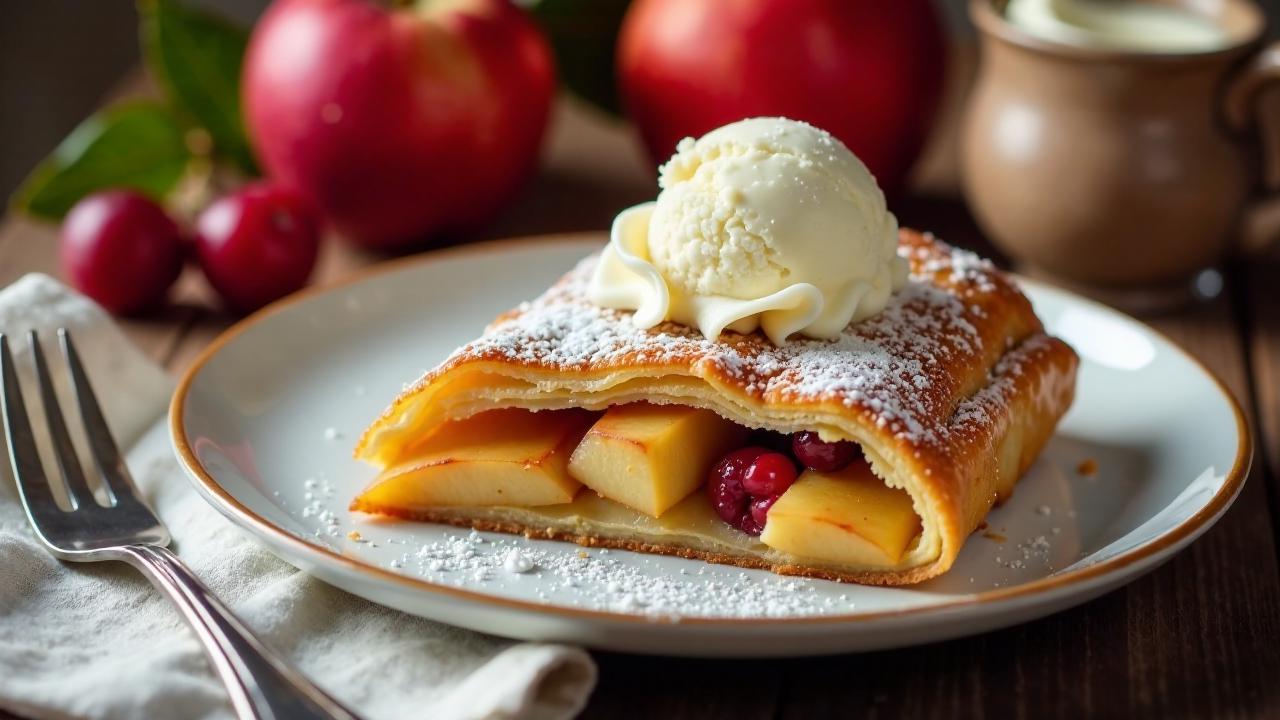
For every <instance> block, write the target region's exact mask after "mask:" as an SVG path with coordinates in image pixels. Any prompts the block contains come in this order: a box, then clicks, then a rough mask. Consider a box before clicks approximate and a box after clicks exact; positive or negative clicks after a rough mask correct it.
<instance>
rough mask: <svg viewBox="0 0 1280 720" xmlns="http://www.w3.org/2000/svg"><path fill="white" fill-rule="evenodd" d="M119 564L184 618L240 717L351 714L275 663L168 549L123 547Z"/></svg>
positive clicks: (277, 719) (351, 718)
mask: <svg viewBox="0 0 1280 720" xmlns="http://www.w3.org/2000/svg"><path fill="white" fill-rule="evenodd" d="M121 551H122V555H121V557H120V559H121V560H123V561H125V562H127V563H129V564H130V565H133V566H134V567H135V568H137V569H138V570H140V571H142V573H143V574H144V575H146V576H147V579H149V580H150V581H151V583H152V584H153V585H155V586H156V587H157V588H159V589H161V590H163V591H164V592H165V594H166V595H168V596H169V599H171V600H173V602H174V604H176V605H177V606H178V609H179V610H181V611H182V615H183V617H185V618H186V619H187V622H188V623H190V625H191V627H192V629H193V630H195V632H196V635H197V636H198V637H199V638H200V642H201V643H202V644H203V645H204V649H205V652H206V653H208V655H209V661H210V662H211V663H212V664H213V669H214V671H216V672H217V673H218V676H219V677H221V678H222V682H223V683H224V684H225V685H226V687H227V693H228V694H229V695H230V696H231V705H232V707H234V708H235V712H236V715H237V716H238V717H240V718H245V719H246V720H247V719H250V718H252V719H253V720H294V719H295V718H298V719H300V720H302V719H306V718H328V719H332V718H339V719H341V720H356V715H355V714H354V713H352V712H351V711H349V710H347V709H346V708H344V707H343V706H342V705H341V704H340V703H338V701H336V700H334V699H333V698H331V697H329V696H328V695H326V694H325V693H324V692H323V691H321V690H320V688H318V687H316V686H315V685H313V684H312V683H311V682H310V681H309V680H307V679H306V678H305V677H303V676H302V675H301V674H300V673H299V672H298V671H296V670H294V669H293V668H291V667H289V666H288V665H287V664H286V663H285V662H284V661H283V660H281V659H279V658H277V657H276V656H275V655H274V654H273V653H272V652H271V651H270V650H268V649H267V647H266V646H265V645H263V644H262V641H261V640H258V638H256V637H254V636H253V633H251V632H250V631H249V629H248V628H246V627H245V626H244V625H243V624H241V622H240V621H239V620H237V619H236V617H235V616H234V615H232V614H231V611H230V610H228V609H227V607H226V606H225V605H223V604H222V601H220V600H218V598H217V597H215V596H214V594H213V593H212V592H210V590H209V588H207V587H205V586H204V583H202V582H200V580H199V579H197V578H196V576H195V575H193V574H192V573H191V571H190V570H188V569H187V567H186V565H184V564H183V563H182V561H181V560H179V559H178V556H177V555H174V554H173V553H172V552H170V551H169V550H168V549H167V548H163V547H159V546H156V545H128V546H126V547H124V548H121Z"/></svg>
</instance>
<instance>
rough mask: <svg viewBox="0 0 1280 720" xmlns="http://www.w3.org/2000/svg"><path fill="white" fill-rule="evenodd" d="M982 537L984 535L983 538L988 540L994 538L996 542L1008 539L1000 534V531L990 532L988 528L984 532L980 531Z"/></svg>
mask: <svg viewBox="0 0 1280 720" xmlns="http://www.w3.org/2000/svg"><path fill="white" fill-rule="evenodd" d="M982 537H984V538H986V539H988V540H995V541H996V542H998V543H1002V542H1004V541H1005V540H1008V539H1009V538H1007V537H1005V536H1004V535H1001V534H1000V533H998V532H991V531H990V530H988V531H986V532H984V533H982Z"/></svg>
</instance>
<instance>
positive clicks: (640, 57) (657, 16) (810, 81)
mask: <svg viewBox="0 0 1280 720" xmlns="http://www.w3.org/2000/svg"><path fill="white" fill-rule="evenodd" d="M944 54H945V53H944V46H943V36H942V31H941V28H940V26H939V23H938V19H937V16H936V14H935V11H934V9H933V2H932V0H895V2H891V3H889V2H881V0H637V2H635V3H633V4H632V6H631V9H630V10H629V11H628V13H627V16H626V19H625V20H624V22H623V26H622V33H621V36H620V37H619V41H618V73H619V81H620V83H621V90H622V96H623V100H624V103H625V105H626V109H627V113H628V115H630V116H631V118H632V119H633V120H634V121H635V122H636V125H637V126H638V127H639V129H640V133H641V135H642V137H643V138H644V141H645V144H646V145H647V146H648V148H649V152H650V154H651V156H652V158H653V161H654V162H655V163H660V162H665V161H666V159H667V158H668V157H670V156H671V153H672V152H673V151H674V150H675V146H676V143H677V142H679V141H680V139H681V138H684V137H689V136H692V137H697V136H699V135H702V134H704V133H706V132H708V131H710V130H712V129H714V128H717V127H719V126H721V125H724V124H726V123H730V122H733V121H735V120H740V119H742V118H747V117H756V116H765V115H771V116H777V115H780V116H784V117H789V118H793V119H795V120H804V121H806V122H809V123H812V124H814V125H817V126H818V127H820V128H823V129H824V130H827V131H828V132H830V133H832V134H833V135H835V136H836V137H838V138H840V139H841V140H842V141H843V142H844V143H845V144H846V145H848V146H849V149H850V150H852V151H853V152H854V153H855V154H857V155H858V157H859V158H861V159H862V161H863V162H865V163H866V164H867V167H868V168H870V170H871V172H872V173H873V174H874V175H875V176H876V179H877V180H878V181H879V183H880V185H881V187H883V188H885V190H886V191H888V192H893V191H894V190H897V189H899V188H900V187H901V186H902V183H903V182H904V180H905V179H906V175H907V172H908V170H909V169H910V167H911V164H912V162H914V160H915V158H916V155H917V154H918V153H919V151H920V148H921V146H922V145H923V142H924V139H925V136H926V134H927V132H928V129H929V126H930V124H931V122H932V120H933V115H934V111H935V109H936V107H937V104H938V99H939V94H940V92H941V87H942V80H943V62H944Z"/></svg>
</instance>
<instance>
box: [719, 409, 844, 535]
mask: <svg viewBox="0 0 1280 720" xmlns="http://www.w3.org/2000/svg"><path fill="white" fill-rule="evenodd" d="M752 439H753V440H754V441H755V444H752V445H749V446H747V447H744V448H740V449H738V450H734V451H733V452H731V453H729V454H728V455H726V456H725V457H724V458H723V459H721V460H720V462H718V463H716V465H715V467H714V468H712V470H711V477H710V479H709V480H708V482H707V492H708V493H709V495H710V497H711V505H712V506H713V507H714V508H715V509H716V514H717V515H719V516H720V518H721V519H722V520H724V521H725V522H726V523H728V524H730V525H732V526H733V527H735V528H737V529H739V530H741V531H742V532H744V533H747V534H748V535H759V534H760V533H761V532H763V531H764V524H765V521H766V519H767V517H768V514H769V508H771V507H773V504H774V503H775V502H777V501H778V498H779V497H781V496H782V493H784V492H786V490H787V488H789V487H791V485H792V483H794V482H795V481H796V478H797V477H798V476H799V473H800V470H802V469H803V468H812V469H813V470H817V471H819V472H836V471H838V470H843V469H844V468H845V467H847V466H848V465H849V463H851V462H853V461H854V460H856V459H858V458H859V457H860V456H861V451H860V449H859V447H858V444H857V443H854V442H849V441H847V440H840V441H838V442H826V441H825V440H823V439H822V438H820V437H818V433H816V432H810V431H804V432H798V433H796V434H795V435H792V436H791V438H790V442H778V439H782V440H784V441H785V440H786V436H785V435H777V434H776V433H768V434H760V433H757V435H756V436H753V438H752ZM787 450H790V452H789V453H788V452H787Z"/></svg>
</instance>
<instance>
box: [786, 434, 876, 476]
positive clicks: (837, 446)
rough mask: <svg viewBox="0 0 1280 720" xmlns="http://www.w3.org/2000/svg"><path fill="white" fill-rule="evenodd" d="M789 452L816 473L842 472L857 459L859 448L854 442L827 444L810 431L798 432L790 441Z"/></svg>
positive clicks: (844, 441) (840, 441)
mask: <svg viewBox="0 0 1280 720" xmlns="http://www.w3.org/2000/svg"><path fill="white" fill-rule="evenodd" d="M791 451H792V452H793V453H795V455H796V459H797V460H799V461H800V462H801V463H803V464H804V465H805V467H811V468H813V469H814V470H817V471H818V472H835V471H837V470H843V469H844V468H845V467H847V466H848V465H849V463H851V462H853V461H854V459H856V458H857V457H858V454H859V453H860V452H861V448H859V447H858V444H857V443H855V442H850V441H848V440H838V441H836V442H827V441H826V440H823V439H822V438H820V437H818V433H816V432H812V431H810V430H805V431H804V432H798V433H796V434H795V437H793V438H792V439H791Z"/></svg>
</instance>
